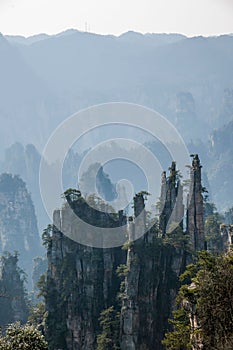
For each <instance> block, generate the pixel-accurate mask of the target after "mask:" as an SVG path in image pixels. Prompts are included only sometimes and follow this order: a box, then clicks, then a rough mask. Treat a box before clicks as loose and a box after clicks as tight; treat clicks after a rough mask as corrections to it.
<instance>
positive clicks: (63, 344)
mask: <svg viewBox="0 0 233 350" xmlns="http://www.w3.org/2000/svg"><path fill="white" fill-rule="evenodd" d="M73 207H76V210H77V211H78V212H79V213H80V212H82V211H83V212H85V214H87V213H86V211H87V205H86V203H85V202H84V201H77V202H76V203H73ZM66 211H67V210H66V208H63V209H62V210H61V211H60V210H58V211H55V213H54V221H55V223H56V226H54V227H53V230H52V235H51V238H50V242H49V246H48V272H47V288H46V290H47V294H46V296H45V299H46V308H47V311H48V318H47V338H48V341H49V344H50V347H51V349H53V350H58V349H64V350H65V349H68V350H87V349H88V350H92V349H95V347H96V336H97V334H98V333H99V330H100V325H99V321H98V319H99V317H100V313H101V311H103V310H104V309H106V308H108V307H110V306H112V305H113V304H114V303H115V302H116V295H117V293H118V291H119V287H120V280H119V278H118V277H117V275H116V269H117V266H118V265H119V264H122V263H124V262H125V260H126V253H125V252H124V251H123V250H122V249H121V248H114V249H98V248H92V247H87V246H84V245H81V244H79V243H77V242H74V241H73V240H71V239H69V238H68V237H66V236H65V235H64V234H63V233H62V232H60V231H59V230H58V229H57V227H59V225H60V226H61V224H62V222H63V221H64V219H66V218H67V215H66ZM97 219H98V218H96V220H97ZM99 219H100V221H101V218H99ZM120 219H122V218H121V215H120V216H119V221H120ZM97 221H98V220H97ZM71 225H72V224H71ZM107 225H108V217H107V216H106V214H105V227H107ZM109 226H110V227H111V220H110V219H109ZM73 229H74V230H75V227H73Z"/></svg>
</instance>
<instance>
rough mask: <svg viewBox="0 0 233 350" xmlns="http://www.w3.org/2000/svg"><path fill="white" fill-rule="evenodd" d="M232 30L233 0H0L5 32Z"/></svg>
mask: <svg viewBox="0 0 233 350" xmlns="http://www.w3.org/2000/svg"><path fill="white" fill-rule="evenodd" d="M69 28H74V29H78V30H81V31H85V30H86V29H88V31H90V32H94V33H98V34H115V35H120V34H122V33H124V32H127V31H129V30H133V31H137V32H141V33H182V34H185V35H187V36H197V35H204V36H209V35H220V34H225V33H233V0H0V32H1V33H2V34H11V35H13V34H14V35H24V36H30V35H34V34H38V33H47V34H56V33H59V32H61V31H64V30H66V29H69Z"/></svg>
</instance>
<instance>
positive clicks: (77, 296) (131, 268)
mask: <svg viewBox="0 0 233 350" xmlns="http://www.w3.org/2000/svg"><path fill="white" fill-rule="evenodd" d="M191 184H192V186H190V189H193V191H192V192H191V193H190V198H191V199H190V205H189V208H188V212H187V216H188V220H187V222H188V227H187V229H188V230H189V233H190V235H191V237H192V242H193V246H194V248H195V249H202V247H203V245H204V231H203V226H202V223H203V200H202V186H201V166H200V161H199V158H198V156H197V155H195V157H194V159H193V164H192V169H191ZM146 195H147V193H146V192H140V193H138V194H137V195H135V197H134V206H133V207H134V215H133V216H132V217H126V216H125V215H124V213H123V211H120V212H119V213H114V214H112V213H107V212H106V211H104V204H103V203H100V205H101V208H102V210H103V211H98V210H97V208H96V207H95V208H93V207H90V206H89V204H90V203H89V204H88V202H87V201H86V200H84V198H83V197H82V195H81V193H80V191H78V190H73V189H69V190H67V191H66V192H65V197H66V199H67V202H68V203H67V204H65V205H64V207H63V208H62V209H61V210H56V211H55V212H54V225H53V226H52V227H50V228H49V229H48V232H47V235H46V236H45V237H44V238H45V242H46V243H47V245H48V271H47V280H46V283H45V288H44V296H45V301H46V309H47V312H48V317H47V321H46V329H47V339H48V342H49V344H50V349H52V350H59V349H64V350H71V349H72V350H76V349H79V350H82V349H83V350H84V349H85V350H86V349H90V350H94V349H96V348H97V336H98V335H99V334H101V344H103V343H104V341H105V338H104V333H101V325H100V322H99V317H100V315H101V312H102V311H103V310H106V309H108V310H110V309H111V307H114V310H119V311H120V325H119V333H120V344H121V349H122V350H152V349H153V350H154V349H156V350H162V349H163V346H162V344H161V341H162V339H163V337H164V334H165V332H166V331H167V330H168V329H169V327H170V325H169V323H168V318H169V317H171V314H172V310H173V309H174V307H175V298H176V295H177V291H178V288H179V275H180V274H181V273H182V272H183V271H184V269H185V266H186V259H187V256H188V254H187V247H188V245H186V243H187V237H188V236H187V234H186V233H187V232H184V231H183V220H182V218H183V215H184V206H183V189H182V185H181V184H180V177H179V172H178V171H177V170H176V164H175V162H173V163H172V166H171V168H170V174H169V176H168V177H166V173H163V175H162V189H161V198H160V205H161V204H162V205H161V206H160V218H159V222H157V221H156V220H155V221H153V225H150V219H148V217H147V213H146V211H145V202H144V200H145V196H146ZM92 200H93V198H92ZM69 206H70V207H71V208H72V209H73V211H74V212H75V213H76V215H78V217H79V218H81V219H82V220H84V221H85V222H88V223H90V224H91V225H96V226H97V227H105V228H106V227H117V226H122V225H125V224H126V233H127V235H128V242H127V243H126V244H125V245H124V247H123V248H124V249H123V250H122V249H121V248H120V247H116V248H111V249H106V248H105V249H98V248H93V247H90V246H84V245H81V244H80V243H77V240H76V241H74V240H72V239H71V238H72V233H73V235H74V236H73V238H75V237H77V236H76V234H77V231H80V226H78V225H77V221H75V220H73V219H72V215H71V214H70V213H71V211H70V210H68V209H69V208H70V207H69ZM148 225H150V227H151V228H150V229H149V230H148V232H146V233H145V231H147V227H148ZM172 228H173V229H172ZM62 232H69V233H70V235H69V238H68V237H67V236H65V235H64V234H63V233H62ZM79 234H80V232H79ZM85 234H88V232H85ZM139 237H140V238H139ZM119 267H120V270H121V271H123V273H121V274H119V273H118V275H119V276H121V277H119V276H117V274H116V270H117V271H118V270H119ZM122 276H125V277H124V278H123V277H122ZM122 278H123V280H122ZM117 296H118V297H117ZM119 301H120V303H119ZM114 327H115V326H114ZM118 340H119V339H117V341H118ZM112 341H114V339H111V342H112ZM106 342H107V339H106ZM106 344H107V343H106ZM106 346H107V345H106ZM117 348H118V347H116V349H117ZM98 349H99V348H98ZM106 349H108V347H106Z"/></svg>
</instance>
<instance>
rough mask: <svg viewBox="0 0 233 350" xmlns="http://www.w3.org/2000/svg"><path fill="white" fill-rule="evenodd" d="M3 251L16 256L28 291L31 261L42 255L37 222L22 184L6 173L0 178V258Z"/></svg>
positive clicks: (19, 180)
mask: <svg viewBox="0 0 233 350" xmlns="http://www.w3.org/2000/svg"><path fill="white" fill-rule="evenodd" d="M6 251H7V252H10V253H14V252H15V251H17V252H18V254H19V265H20V267H21V268H23V270H24V271H25V272H26V273H27V276H28V278H27V281H28V287H29V288H31V287H32V279H31V278H32V266H33V259H34V258H35V257H36V256H38V255H41V253H42V247H41V242H40V237H39V233H38V228H37V219H36V215H35V209H34V205H33V202H32V199H31V196H30V194H29V192H28V190H27V188H26V184H25V182H24V181H23V180H21V178H20V177H19V176H17V175H15V176H13V175H11V174H9V173H4V174H1V175H0V255H2V254H3V253H4V252H6Z"/></svg>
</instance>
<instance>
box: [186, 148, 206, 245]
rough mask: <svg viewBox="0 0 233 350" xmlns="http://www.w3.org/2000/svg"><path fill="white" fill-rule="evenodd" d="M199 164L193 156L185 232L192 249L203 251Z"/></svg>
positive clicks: (201, 188) (195, 156) (203, 235)
mask: <svg viewBox="0 0 233 350" xmlns="http://www.w3.org/2000/svg"><path fill="white" fill-rule="evenodd" d="M201 168H202V166H201V164H200V159H199V157H198V155H197V154H195V155H194V156H193V161H192V167H191V168H190V189H189V197H188V209H187V231H188V234H189V235H190V239H191V243H192V246H193V249H194V250H196V251H198V250H203V249H205V233H204V206H203V195H202V193H203V190H204V189H203V187H202V183H201Z"/></svg>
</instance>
